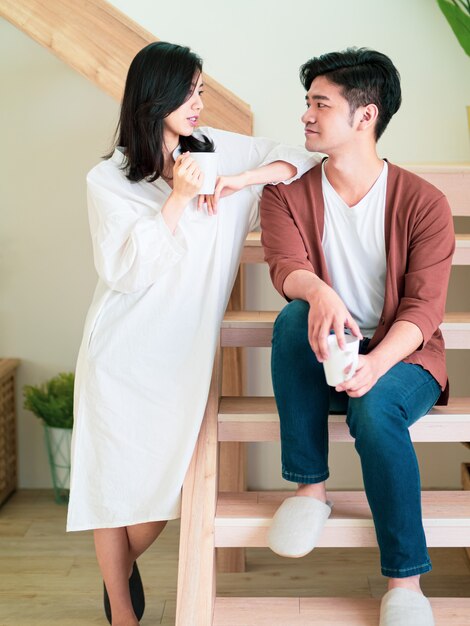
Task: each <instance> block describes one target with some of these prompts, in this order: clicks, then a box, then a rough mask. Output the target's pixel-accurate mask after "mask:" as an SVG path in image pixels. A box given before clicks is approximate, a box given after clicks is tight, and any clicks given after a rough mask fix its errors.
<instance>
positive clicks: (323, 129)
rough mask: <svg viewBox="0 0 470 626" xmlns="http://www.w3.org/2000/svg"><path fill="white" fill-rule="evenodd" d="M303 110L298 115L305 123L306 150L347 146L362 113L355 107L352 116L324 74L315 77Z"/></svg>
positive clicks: (331, 150)
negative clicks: (305, 108)
mask: <svg viewBox="0 0 470 626" xmlns="http://www.w3.org/2000/svg"><path fill="white" fill-rule="evenodd" d="M305 101H306V104H307V110H306V111H305V113H304V114H303V115H302V118H301V119H302V123H303V124H304V126H305V147H306V149H307V150H309V151H310V152H323V153H325V154H330V155H331V154H333V153H337V152H338V150H341V149H342V148H345V147H347V146H350V145H351V143H352V142H353V141H354V140H355V139H356V137H357V132H356V128H357V122H358V120H360V118H361V116H362V111H361V108H362V107H359V108H358V109H357V110H356V111H355V113H354V115H353V116H351V113H350V110H349V103H348V101H347V100H346V99H345V98H344V96H343V95H342V94H341V87H339V86H338V85H336V84H334V83H332V82H330V81H329V80H328V79H327V78H326V77H325V76H317V78H315V80H314V81H313V82H312V84H311V85H310V89H309V90H308V92H307V95H306V96H305Z"/></svg>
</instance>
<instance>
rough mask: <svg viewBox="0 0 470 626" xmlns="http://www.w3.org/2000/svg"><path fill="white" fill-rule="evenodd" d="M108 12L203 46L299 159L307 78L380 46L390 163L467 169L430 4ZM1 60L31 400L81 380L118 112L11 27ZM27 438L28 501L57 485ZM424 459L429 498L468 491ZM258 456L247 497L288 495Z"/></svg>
mask: <svg viewBox="0 0 470 626" xmlns="http://www.w3.org/2000/svg"><path fill="white" fill-rule="evenodd" d="M113 4H114V5H115V6H116V7H117V8H119V9H121V10H122V11H124V12H126V13H127V14H128V15H129V16H130V17H132V18H133V19H135V20H136V21H137V22H139V23H141V24H142V25H143V26H144V27H145V28H147V29H148V30H150V31H152V32H154V33H155V34H156V35H157V36H158V37H159V38H160V39H166V40H168V41H173V42H176V43H182V44H186V45H190V46H191V47H193V48H194V49H195V50H196V51H197V52H198V53H199V54H200V55H201V56H202V57H203V58H204V60H205V70H206V71H207V72H208V73H209V74H211V75H212V76H213V77H214V78H215V79H217V80H218V81H220V82H221V83H222V84H224V85H225V86H226V87H228V88H230V89H232V90H233V91H234V92H235V93H236V94H237V95H238V96H240V97H241V98H243V99H244V100H246V101H247V102H249V103H250V105H251V107H252V109H253V112H254V118H255V133H256V134H258V135H267V136H271V137H274V138H276V139H279V140H281V141H286V142H289V143H294V144H300V143H302V142H303V132H302V126H301V124H300V122H299V117H300V115H301V113H302V112H303V108H304V104H303V97H304V93H303V90H302V87H301V85H300V83H299V81H298V78H297V75H298V68H299V66H300V65H301V64H302V63H303V62H304V61H305V60H307V59H308V58H309V57H310V56H313V55H316V54H320V53H322V52H327V51H330V50H335V49H342V48H344V47H347V46H350V45H357V46H362V45H365V46H369V47H375V48H377V49H379V50H381V51H383V52H385V53H386V54H389V55H390V56H391V57H392V59H393V60H394V62H395V63H396V65H397V67H398V68H399V70H400V72H401V75H402V84H403V92H404V101H403V106H402V109H401V110H400V111H399V113H398V114H397V115H396V116H395V118H394V119H393V120H392V122H391V124H390V127H389V129H388V130H387V132H386V134H385V136H384V138H383V139H382V140H381V142H380V151H381V154H382V155H383V156H387V157H388V158H390V159H391V160H392V161H396V162H400V163H404V162H413V161H415V162H416V161H424V162H436V161H454V162H459V161H460V162H461V161H468V160H469V144H468V131H467V127H466V117H465V105H466V104H470V81H469V74H470V61H469V59H468V58H467V57H466V56H465V54H464V53H463V51H462V50H461V49H460V48H459V46H458V44H457V42H456V40H455V38H454V36H453V34H452V32H451V31H450V29H449V27H448V26H447V24H446V22H445V20H444V18H443V16H442V15H441V14H440V12H439V9H438V8H437V5H436V4H435V3H434V2H433V1H431V0H414V1H413V2H409V0H395V2H393V3H391V2H387V1H386V0H357V1H356V2H351V1H350V0H337V1H336V2H332V3H325V2H320V1H319V0H295V1H293V2H290V3H284V5H283V6H281V7H278V6H276V5H275V4H274V3H273V2H270V1H269V2H268V0H250V1H249V0H238V2H236V3H221V2H216V1H215V0H206V1H205V2H204V3H199V4H197V5H195V4H194V3H193V2H189V0H180V1H179V2H178V3H167V2H165V3H163V2H155V0H133V1H132V2H131V0H113ZM0 50H1V52H2V53H3V54H1V57H0V68H1V76H2V86H3V97H2V99H1V102H0V111H1V119H2V139H3V144H4V149H3V150H2V155H1V159H2V168H1V171H2V179H3V180H2V187H1V189H2V191H1V200H2V208H1V213H0V216H1V217H0V219H1V222H0V303H1V304H0V327H1V329H2V331H1V335H0V354H1V355H5V356H17V357H19V358H21V359H22V366H21V370H20V375H19V387H21V386H22V385H23V384H25V383H35V382H39V381H41V380H44V379H45V378H47V377H49V376H52V375H53V374H55V373H56V372H57V371H60V370H66V369H71V368H72V367H73V364H74V361H75V358H76V353H77V349H78V344H79V341H80V334H81V328H82V323H83V319H84V315H85V312H86V309H87V306H88V303H89V300H90V297H91V293H92V290H93V287H94V283H95V276H94V271H93V267H92V260H91V247H90V242H89V238H88V230H87V229H88V226H87V219H86V207H85V189H84V177H85V173H86V171H87V170H88V169H89V168H90V167H91V166H92V165H93V164H94V163H96V162H97V161H98V160H99V158H100V156H101V155H102V154H103V153H104V152H105V151H106V150H107V148H108V146H109V144H110V140H111V135H112V132H113V130H114V125H115V122H116V119H117V112H118V107H117V105H116V104H115V103H114V102H113V101H112V100H111V99H110V98H109V97H108V96H106V95H104V94H102V93H100V92H99V91H98V89H97V88H95V87H94V86H92V85H90V84H88V83H87V82H86V81H85V79H83V78H81V77H80V76H78V75H77V74H75V73H74V72H73V71H72V70H71V69H69V68H68V67H66V66H65V65H64V64H63V63H61V62H60V61H58V60H57V59H55V58H54V57H53V56H52V55H51V54H50V53H49V52H47V51H45V50H44V49H42V48H41V47H40V46H39V45H37V44H35V43H34V42H32V41H30V40H29V39H28V38H27V37H26V36H25V35H23V34H22V33H20V32H19V31H17V30H15V29H14V28H13V27H12V26H11V25H9V24H8V23H6V22H0ZM241 68H243V69H241ZM469 230H470V228H469ZM454 274H455V276H454V277H453V285H452V293H451V296H450V300H451V303H450V307H449V308H452V309H454V310H458V309H461V310H464V309H468V310H470V296H469V295H468V293H467V292H468V291H469V290H468V276H469V273H468V271H467V268H459V269H456V271H455V272H454ZM248 301H249V305H250V306H251V307H252V308H266V309H270V308H272V309H274V308H279V307H280V306H282V301H281V299H280V298H279V297H278V296H276V294H275V293H274V291H273V289H272V287H271V285H270V282H269V279H268V278H267V271H266V268H265V267H257V268H250V271H249V277H248ZM249 361H250V362H249V372H248V374H249V376H248V378H249V389H248V391H249V392H250V393H256V394H264V393H271V386H270V375H269V354H268V351H267V350H258V351H256V353H253V354H251V355H250V360H249ZM468 364H469V357H468V356H467V355H463V356H459V357H457V359H455V356H454V355H451V363H450V366H451V375H452V378H453V379H456V384H455V385H454V392H455V393H456V394H457V395H470V389H469V385H468V382H467V379H466V377H464V374H462V372H464V371H465V369H467V370H468ZM19 436H20V449H19V456H20V484H21V486H25V487H26V486H27V487H41V486H47V485H49V484H50V481H49V476H48V468H47V462H46V456H45V452H44V448H43V442H42V433H41V431H40V428H39V424H38V423H37V420H35V418H34V417H33V416H31V415H30V414H28V413H26V412H24V411H23V410H22V409H20V411H19ZM418 452H419V456H420V461H421V466H422V474H423V484H424V485H425V486H427V487H458V486H459V464H460V462H461V461H464V460H470V452H469V451H467V450H465V449H464V448H463V447H462V446H460V445H459V444H442V445H438V444H432V445H426V446H424V445H420V446H418ZM249 457H250V461H249V462H250V484H251V485H252V486H264V487H277V486H282V487H286V486H287V483H283V482H282V481H281V480H280V479H279V478H278V475H279V462H278V457H279V451H278V447H277V446H276V445H264V444H263V445H262V446H261V445H251V446H250V455H249ZM331 465H332V473H333V477H332V479H331V486H332V487H344V488H346V487H358V486H360V485H361V478H360V470H359V465H358V462H357V459H356V456H355V453H354V451H353V449H352V447H351V446H348V445H345V444H337V445H336V446H333V448H332V455H331Z"/></svg>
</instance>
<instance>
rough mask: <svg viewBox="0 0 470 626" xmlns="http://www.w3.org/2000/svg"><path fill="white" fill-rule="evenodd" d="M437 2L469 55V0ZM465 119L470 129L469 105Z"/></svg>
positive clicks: (441, 0) (440, 0) (442, 0)
mask: <svg viewBox="0 0 470 626" xmlns="http://www.w3.org/2000/svg"><path fill="white" fill-rule="evenodd" d="M437 4H438V5H439V7H440V9H441V11H442V12H443V13H444V15H445V18H446V20H447V21H448V22H449V25H450V27H451V28H452V30H453V31H454V34H455V36H456V37H457V41H458V42H459V44H460V45H461V46H462V48H463V49H464V51H465V53H466V54H467V55H468V56H470V0H437ZM467 121H468V128H469V130H470V106H467Z"/></svg>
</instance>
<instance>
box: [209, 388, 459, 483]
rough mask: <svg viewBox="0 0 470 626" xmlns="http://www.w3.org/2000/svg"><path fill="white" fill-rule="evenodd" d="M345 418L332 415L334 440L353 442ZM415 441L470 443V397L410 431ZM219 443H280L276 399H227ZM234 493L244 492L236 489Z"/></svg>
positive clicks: (221, 409) (439, 408)
mask: <svg viewBox="0 0 470 626" xmlns="http://www.w3.org/2000/svg"><path fill="white" fill-rule="evenodd" d="M345 420H346V417H345V415H330V416H329V419H328V431H329V438H330V441H335V442H346V441H349V442H352V441H353V438H352V437H351V435H350V434H349V429H348V427H347V425H346V421H345ZM410 435H411V439H412V440H413V441H415V442H418V441H419V442H425V441H426V442H431V441H434V442H438V441H447V442H450V441H455V442H460V441H470V398H451V399H450V401H449V404H448V405H446V406H436V407H434V408H433V409H431V411H430V412H429V414H428V415H425V416H424V417H422V418H421V419H420V420H418V421H417V422H416V423H415V424H413V426H411V428H410ZM218 437H219V441H245V442H246V441H258V442H259V441H279V415H278V412H277V408H276V401H275V399H274V398H273V397H248V396H245V397H243V398H235V397H224V398H222V399H221V402H220V406H219V433H218ZM234 491H240V490H236V489H234Z"/></svg>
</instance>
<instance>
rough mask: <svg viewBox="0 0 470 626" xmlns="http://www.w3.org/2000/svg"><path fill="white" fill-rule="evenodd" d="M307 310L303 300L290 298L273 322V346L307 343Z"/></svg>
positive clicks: (307, 306)
mask: <svg viewBox="0 0 470 626" xmlns="http://www.w3.org/2000/svg"><path fill="white" fill-rule="evenodd" d="M308 312H309V305H308V303H307V302H305V301H304V300H292V302H289V304H287V305H286V306H285V307H284V308H283V309H282V311H281V312H280V313H279V315H278V316H277V318H276V321H275V322H274V328H273V348H275V349H276V348H281V347H282V346H284V347H290V348H291V349H292V348H293V347H294V346H301V345H307V344H308Z"/></svg>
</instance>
